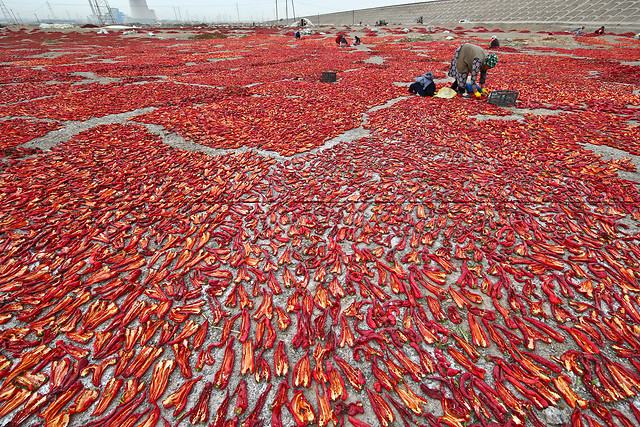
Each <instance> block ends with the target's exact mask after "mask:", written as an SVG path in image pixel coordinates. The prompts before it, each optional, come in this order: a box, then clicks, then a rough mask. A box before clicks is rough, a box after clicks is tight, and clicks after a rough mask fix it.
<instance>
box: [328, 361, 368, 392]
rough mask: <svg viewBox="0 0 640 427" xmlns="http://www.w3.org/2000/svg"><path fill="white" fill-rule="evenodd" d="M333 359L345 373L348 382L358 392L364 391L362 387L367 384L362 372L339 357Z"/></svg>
mask: <svg viewBox="0 0 640 427" xmlns="http://www.w3.org/2000/svg"><path fill="white" fill-rule="evenodd" d="M333 358H334V360H335V361H336V363H337V364H338V365H339V366H340V368H342V371H343V372H344V374H345V376H346V377H347V380H348V381H349V383H350V384H351V385H352V386H353V388H355V389H356V390H358V391H360V390H362V387H363V386H364V385H365V384H366V383H367V382H366V380H365V379H364V376H363V375H362V372H360V369H358V368H354V367H352V366H351V365H350V364H348V363H347V362H346V361H345V360H344V359H342V358H341V357H339V356H334V357H333Z"/></svg>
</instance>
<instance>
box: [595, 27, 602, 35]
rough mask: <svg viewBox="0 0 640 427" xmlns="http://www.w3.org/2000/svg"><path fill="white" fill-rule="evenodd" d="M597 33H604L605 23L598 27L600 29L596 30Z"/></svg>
mask: <svg viewBox="0 0 640 427" xmlns="http://www.w3.org/2000/svg"><path fill="white" fill-rule="evenodd" d="M595 34H596V35H599V36H601V35H603V34H604V25H603V26H602V27H600V28H598V29H597V30H596V31H595Z"/></svg>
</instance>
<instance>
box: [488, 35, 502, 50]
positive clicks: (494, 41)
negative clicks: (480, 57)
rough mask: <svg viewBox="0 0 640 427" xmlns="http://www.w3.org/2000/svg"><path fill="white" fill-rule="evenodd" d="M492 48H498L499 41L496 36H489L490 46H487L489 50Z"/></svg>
mask: <svg viewBox="0 0 640 427" xmlns="http://www.w3.org/2000/svg"><path fill="white" fill-rule="evenodd" d="M494 47H500V41H499V40H498V38H497V37H496V36H491V44H490V45H489V49H493V48H494Z"/></svg>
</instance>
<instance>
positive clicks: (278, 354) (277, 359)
mask: <svg viewBox="0 0 640 427" xmlns="http://www.w3.org/2000/svg"><path fill="white" fill-rule="evenodd" d="M273 367H274V370H275V374H276V376H278V377H280V376H286V375H287V373H288V372H289V358H288V357H287V353H286V351H285V347H284V341H278V344H277V345H276V349H275V351H274V353H273Z"/></svg>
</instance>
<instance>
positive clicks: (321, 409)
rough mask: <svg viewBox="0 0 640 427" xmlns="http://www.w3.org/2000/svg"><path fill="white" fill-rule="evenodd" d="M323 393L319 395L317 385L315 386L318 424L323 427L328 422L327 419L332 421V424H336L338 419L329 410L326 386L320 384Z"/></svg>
mask: <svg viewBox="0 0 640 427" xmlns="http://www.w3.org/2000/svg"><path fill="white" fill-rule="evenodd" d="M322 391H323V394H322V396H320V392H319V391H318V386H316V398H317V401H318V425H319V426H321V427H324V426H326V425H328V424H329V421H333V424H334V425H337V424H338V419H337V418H336V416H335V415H334V413H333V411H332V410H331V404H330V403H329V396H328V394H327V387H326V386H325V384H324V383H323V384H322Z"/></svg>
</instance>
